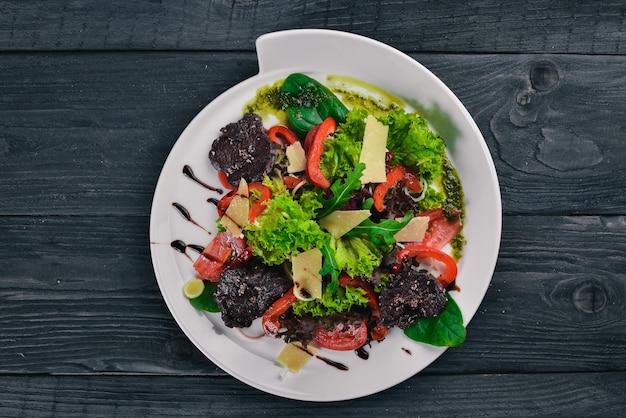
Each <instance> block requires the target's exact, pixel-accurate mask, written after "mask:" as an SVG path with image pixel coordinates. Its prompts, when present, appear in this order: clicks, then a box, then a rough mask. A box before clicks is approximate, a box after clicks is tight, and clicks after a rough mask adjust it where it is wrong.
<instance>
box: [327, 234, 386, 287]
mask: <svg viewBox="0 0 626 418" xmlns="http://www.w3.org/2000/svg"><path fill="white" fill-rule="evenodd" d="M331 247H333V249H334V250H335V261H336V263H337V268H338V269H339V270H340V271H345V272H346V273H347V274H348V275H350V276H352V277H371V275H372V273H373V271H374V269H375V268H376V267H378V266H380V264H381V263H382V261H383V256H384V254H385V253H386V252H388V251H389V247H387V246H384V247H377V246H376V245H374V244H373V243H372V242H371V241H369V240H367V239H364V238H362V237H348V236H345V235H344V236H343V237H341V238H339V239H336V240H331Z"/></svg>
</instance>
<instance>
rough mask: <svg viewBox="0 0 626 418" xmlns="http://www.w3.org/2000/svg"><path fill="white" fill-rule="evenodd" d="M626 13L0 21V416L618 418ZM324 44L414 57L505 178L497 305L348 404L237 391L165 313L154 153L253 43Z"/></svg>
mask: <svg viewBox="0 0 626 418" xmlns="http://www.w3.org/2000/svg"><path fill="white" fill-rule="evenodd" d="M624 22H626V3H625V2H623V1H622V2H619V1H616V2H572V1H568V2H565V1H554V2H542V1H521V2H519V1H515V2H513V1H495V0H492V1H475V2H467V3H463V4H462V2H431V1H417V0H413V1H403V2H399V1H369V0H368V1H349V0H345V1H307V2H304V1H294V2H273V1H232V0H231V1H191V0H187V1H180V2H157V1H137V2H126V1H123V2H122V1H111V2H98V1H81V0H77V1H71V2H69V1H67V2H66V1H47V2H25V1H17V0H12V1H8V0H0V342H1V344H0V389H2V390H0V416H64V417H65V416H94V415H100V416H111V415H121V416H148V415H150V416H152V415H154V416H172V415H181V414H187V415H200V416H206V415H235V416H239V415H259V414H262V415H283V416H289V415H302V413H303V408H304V410H306V411H307V413H310V414H314V415H324V416H331V415H349V416H357V415H359V416H362V415H366V414H369V415H372V416H382V415H387V414H388V415H410V416H418V415H421V416H450V415H453V416H459V415H461V416H463V415H470V416H507V415H515V416H519V415H533V416H554V415H562V416H588V415H595V416H619V415H621V414H622V413H623V410H624V407H626V331H624V330H625V329H626V315H625V312H626V309H625V308H626V306H625V305H626V273H625V272H626V213H625V212H626V211H625V207H626V197H625V193H624V189H625V188H626V163H625V161H626V140H625V139H624V138H625V135H626V129H625V125H626V95H625V94H624V92H626V77H625V74H626V57H625V56H624V52H625V49H626V36H625V35H624V30H625V28H624V25H625V23H624ZM303 27H305V28H313V27H321V28H330V29H339V30H347V31H351V32H354V33H358V34H363V35H366V36H370V37H373V38H375V39H378V40H380V41H383V42H386V43H389V44H390V45H392V46H394V47H396V48H399V49H401V50H402V51H404V52H407V53H409V54H410V55H411V56H412V57H413V58H415V59H416V60H418V61H419V62H421V63H422V64H424V65H425V66H426V67H427V68H429V69H430V70H431V71H433V72H434V73H435V74H436V75H437V76H438V77H440V78H441V79H442V80H443V81H444V82H445V83H446V84H447V85H448V86H449V87H450V88H451V89H452V91H453V92H454V93H455V94H456V95H457V96H458V97H459V98H460V99H461V101H462V102H463V103H464V105H465V106H466V107H467V108H468V110H469V111H470V113H471V114H472V116H473V117H474V118H475V120H476V122H477V124H478V126H479V128H480V129H481V131H482V133H483V135H484V136H485V139H486V141H487V145H488V147H489V150H490V152H491V155H492V157H493V159H494V162H495V164H496V169H497V171H498V175H499V180H500V186H501V192H502V198H503V210H504V215H505V216H504V224H503V235H502V245H501V251H500V256H499V258H498V264H497V267H496V272H495V274H494V277H493V280H492V284H491V286H490V288H489V291H488V293H487V295H486V297H485V300H484V301H483V303H482V304H481V307H480V309H479V311H478V313H477V314H476V316H475V318H474V320H473V321H472V322H471V324H470V326H469V327H468V340H467V342H466V343H465V344H464V345H462V346H461V347H458V348H455V349H451V350H448V351H447V352H446V353H445V354H444V355H443V356H442V357H440V359H438V360H437V361H436V362H435V363H433V364H432V365H431V366H429V367H428V368H427V369H426V370H425V371H424V372H423V373H421V374H419V375H417V376H414V377H413V378H411V379H409V380H407V381H406V382H404V383H402V384H400V385H398V386H396V387H394V388H391V389H389V390H387V391H384V392H382V393H380V394H377V395H373V396H369V397H366V398H364V399H360V400H355V401H347V402H340V403H333V404H309V403H303V402H296V401H290V400H285V399H281V398H277V397H275V396H272V395H267V394H264V393H262V392H260V391H257V390H256V389H252V388H250V387H248V386H246V385H244V384H242V383H240V382H238V381H236V380H235V379H233V378H231V377H230V376H228V375H227V374H225V373H224V372H223V371H221V370H220V369H219V368H217V367H216V366H215V365H213V364H212V363H211V362H210V361H209V360H207V359H206V358H204V356H203V355H202V354H201V353H199V352H198V351H197V350H196V349H195V348H194V347H193V345H192V344H191V343H190V342H189V341H188V340H187V338H186V337H185V336H184V334H183V333H182V331H181V330H180V328H179V327H178V325H177V324H176V323H175V321H174V320H173V319H172V316H171V314H170V313H169V312H168V310H167V308H166V306H165V303H164V301H163V299H162V297H161V295H160V292H159V289H158V286H157V283H156V280H155V278H154V273H153V271H152V266H151V262H150V254H149V248H148V241H149V238H148V227H149V212H150V204H151V199H152V193H153V191H154V186H155V184H156V180H157V177H158V175H159V171H160V169H161V166H162V164H163V162H164V161H165V158H166V157H167V154H168V152H169V150H170V148H171V147H172V145H173V144H174V142H175V141H176V139H177V137H178V135H179V134H180V133H181V132H182V130H183V129H184V127H185V126H186V125H187V124H188V123H189V121H190V120H191V119H192V118H193V117H194V116H195V114H196V113H197V112H198V111H199V110H200V109H202V107H203V106H205V105H206V104H207V103H208V102H209V101H211V100H212V99H213V98H215V97H216V96H217V95H219V94H220V93H221V92H223V91H225V90H227V89H228V88H230V87H231V86H233V85H234V84H236V83H238V82H240V81H242V80H244V79H246V78H248V77H250V76H252V75H254V74H255V73H256V72H257V70H258V68H257V63H256V56H255V53H254V40H255V39H256V37H257V36H258V35H260V34H263V33H266V32H269V31H274V30H280V29H289V28H303Z"/></svg>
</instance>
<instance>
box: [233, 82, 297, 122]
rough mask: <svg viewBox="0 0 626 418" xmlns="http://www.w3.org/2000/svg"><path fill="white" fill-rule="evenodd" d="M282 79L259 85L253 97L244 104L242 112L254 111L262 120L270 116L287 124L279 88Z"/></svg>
mask: <svg viewBox="0 0 626 418" xmlns="http://www.w3.org/2000/svg"><path fill="white" fill-rule="evenodd" d="M282 85H283V80H279V81H277V82H275V83H274V84H272V85H267V86H263V87H260V88H259V89H257V91H256V96H254V99H252V100H250V101H249V102H247V103H246V104H245V105H244V108H243V113H256V114H257V115H259V116H260V117H261V118H262V119H263V120H267V119H268V118H269V117H270V116H274V117H276V118H277V119H278V123H281V124H283V125H285V124H287V120H288V119H287V113H286V112H285V111H284V108H285V107H284V94H283V93H282V91H281V90H280V87H281V86H282Z"/></svg>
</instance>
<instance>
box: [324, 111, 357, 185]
mask: <svg viewBox="0 0 626 418" xmlns="http://www.w3.org/2000/svg"><path fill="white" fill-rule="evenodd" d="M365 118H367V110H365V109H354V110H351V111H350V112H349V113H348V115H347V117H346V122H345V123H342V124H340V125H339V126H338V127H337V130H336V131H335V135H334V138H333V139H332V140H327V141H326V142H325V143H324V153H323V154H322V159H321V163H320V168H321V170H322V172H323V173H324V175H325V176H326V178H327V179H328V180H329V181H330V182H331V183H332V182H333V181H335V180H337V179H339V178H343V177H345V176H346V175H347V174H348V173H350V172H351V171H352V170H353V169H354V167H355V166H356V165H357V163H358V162H359V157H360V155H361V148H362V145H363V132H365Z"/></svg>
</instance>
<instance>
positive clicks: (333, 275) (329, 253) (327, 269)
mask: <svg viewBox="0 0 626 418" xmlns="http://www.w3.org/2000/svg"><path fill="white" fill-rule="evenodd" d="M319 249H320V251H321V252H322V269H321V270H320V274H321V275H322V276H324V275H326V274H330V283H328V286H327V288H326V289H327V290H328V291H329V292H331V293H335V292H336V291H337V288H338V287H339V265H338V264H337V260H336V259H335V251H334V250H333V249H332V248H331V246H330V243H329V242H328V241H326V242H325V243H324V245H322V246H321V247H319Z"/></svg>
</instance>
